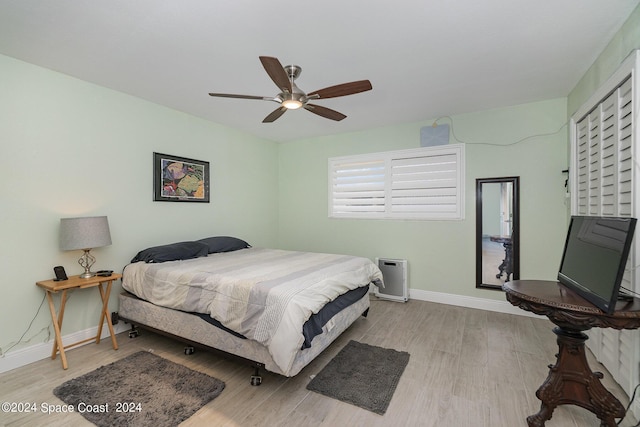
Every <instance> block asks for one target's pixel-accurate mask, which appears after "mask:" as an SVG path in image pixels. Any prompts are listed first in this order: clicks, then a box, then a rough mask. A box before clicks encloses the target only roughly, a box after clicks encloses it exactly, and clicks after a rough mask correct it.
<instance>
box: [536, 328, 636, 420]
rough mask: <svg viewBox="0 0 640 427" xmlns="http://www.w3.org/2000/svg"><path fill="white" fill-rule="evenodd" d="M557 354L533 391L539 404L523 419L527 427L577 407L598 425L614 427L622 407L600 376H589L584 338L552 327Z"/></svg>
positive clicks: (590, 372) (600, 374) (621, 415)
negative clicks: (561, 407) (560, 408)
mask: <svg viewBox="0 0 640 427" xmlns="http://www.w3.org/2000/svg"><path fill="white" fill-rule="evenodd" d="M553 332H554V333H555V334H556V335H557V336H558V340H557V341H558V348H559V353H558V354H557V355H556V358H557V361H556V364H555V365H549V376H548V377H547V379H546V380H545V382H544V383H543V384H542V385H541V386H540V388H539V389H538V391H536V396H537V397H538V399H540V400H541V401H542V404H541V405H540V411H538V413H537V414H534V415H531V416H529V417H527V424H528V425H529V427H543V426H544V423H545V422H546V421H547V420H549V419H551V416H552V415H553V410H554V409H555V408H556V407H557V406H559V405H567V404H569V405H578V406H581V407H583V408H585V409H588V410H589V411H591V412H593V413H594V414H596V416H597V417H598V418H599V419H600V421H601V423H602V424H601V425H602V426H606V427H615V425H616V423H615V418H621V417H623V416H624V406H622V404H621V403H620V401H619V400H618V399H616V398H615V396H613V395H612V394H611V393H610V392H609V391H608V390H607V389H606V388H605V387H604V386H603V385H602V383H601V382H600V379H601V378H602V377H603V375H602V373H601V372H592V371H591V369H590V368H589V364H588V362H587V358H586V355H585V349H584V342H585V341H586V340H587V338H588V337H587V335H585V334H584V333H582V332H580V331H576V330H571V329H567V328H566V327H556V328H555V329H554V330H553Z"/></svg>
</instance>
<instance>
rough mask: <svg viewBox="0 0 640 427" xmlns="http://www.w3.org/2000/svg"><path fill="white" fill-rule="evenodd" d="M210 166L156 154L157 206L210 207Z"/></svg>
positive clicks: (154, 178) (154, 174) (198, 161)
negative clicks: (185, 203)
mask: <svg viewBox="0 0 640 427" xmlns="http://www.w3.org/2000/svg"><path fill="white" fill-rule="evenodd" d="M209 172H210V170H209V162H206V161H202V160H195V159H189V158H187V157H180V156H174V155H170V154H163V153H155V152H154V153H153V200H154V201H155V202H192V203H209V197H210V195H209V193H210V188H209Z"/></svg>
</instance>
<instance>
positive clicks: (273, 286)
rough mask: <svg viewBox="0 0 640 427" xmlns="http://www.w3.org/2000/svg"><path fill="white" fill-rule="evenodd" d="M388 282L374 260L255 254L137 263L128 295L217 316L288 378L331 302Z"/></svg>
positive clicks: (127, 272)
mask: <svg viewBox="0 0 640 427" xmlns="http://www.w3.org/2000/svg"><path fill="white" fill-rule="evenodd" d="M380 281H382V273H381V272H380V270H379V269H378V267H377V266H376V265H375V264H374V263H373V262H371V260H369V259H367V258H362V257H354V256H347V255H335V254H322V253H309V252H294V251H283V250H277V249H266V248H248V249H242V250H237V251H233V252H227V253H216V254H210V255H209V256H207V257H200V258H196V259H189V260H184V261H171V262H164V263H160V264H154V263H144V262H136V263H133V264H129V265H128V266H127V267H126V268H125V269H124V273H123V279H122V282H123V288H124V289H125V290H127V291H129V292H131V293H133V294H135V295H137V296H138V297H140V298H142V299H144V300H146V301H149V302H150V303H153V304H155V305H157V306H162V307H165V308H171V309H176V310H180V311H183V312H196V313H202V314H206V315H209V316H211V317H212V318H213V319H215V320H217V321H218V322H220V323H221V324H222V325H223V326H224V327H226V328H228V329H230V330H232V331H234V332H236V333H237V334H240V335H242V336H244V337H246V338H248V339H249V340H251V341H256V342H258V343H259V344H261V345H262V346H264V347H266V348H267V350H268V351H269V354H270V355H271V358H272V359H273V361H274V362H275V363H276V364H277V365H278V367H279V371H281V372H288V371H290V369H291V365H292V363H293V361H294V358H295V357H296V353H297V352H298V350H299V349H300V348H302V347H303V345H304V342H305V338H304V336H303V334H302V330H303V325H304V324H305V322H307V321H308V320H309V319H310V318H311V317H312V316H313V315H314V314H317V313H318V312H320V311H321V310H322V308H323V307H324V306H325V305H326V304H327V303H329V302H331V301H333V300H335V299H336V298H338V296H340V295H342V294H345V293H347V292H349V291H351V290H354V289H356V288H360V287H362V286H363V285H368V284H369V283H371V282H374V283H375V282H380Z"/></svg>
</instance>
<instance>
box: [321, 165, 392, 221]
mask: <svg viewBox="0 0 640 427" xmlns="http://www.w3.org/2000/svg"><path fill="white" fill-rule="evenodd" d="M332 172H333V173H332V176H331V185H332V188H331V189H332V191H331V194H332V206H333V211H334V213H336V214H337V215H345V216H363V217H366V216H376V215H378V214H380V213H382V212H384V209H385V196H384V188H385V162H384V160H376V159H367V160H357V159H353V160H345V161H336V162H335V163H334V164H333V171H332Z"/></svg>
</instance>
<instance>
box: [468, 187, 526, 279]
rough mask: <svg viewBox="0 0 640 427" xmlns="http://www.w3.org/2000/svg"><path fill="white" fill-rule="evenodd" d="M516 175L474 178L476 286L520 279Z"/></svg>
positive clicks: (518, 212)
mask: <svg viewBox="0 0 640 427" xmlns="http://www.w3.org/2000/svg"><path fill="white" fill-rule="evenodd" d="M519 236H520V209H519V177H517V176H511V177H504V178H482V179H476V287H477V288H487V289H502V284H503V283H505V282H508V281H510V280H517V279H519V278H520V256H519V255H520V244H519V243H520V242H519Z"/></svg>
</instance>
